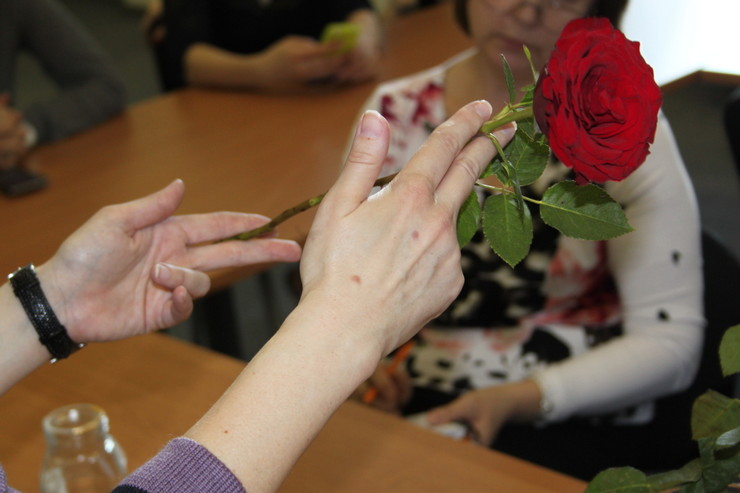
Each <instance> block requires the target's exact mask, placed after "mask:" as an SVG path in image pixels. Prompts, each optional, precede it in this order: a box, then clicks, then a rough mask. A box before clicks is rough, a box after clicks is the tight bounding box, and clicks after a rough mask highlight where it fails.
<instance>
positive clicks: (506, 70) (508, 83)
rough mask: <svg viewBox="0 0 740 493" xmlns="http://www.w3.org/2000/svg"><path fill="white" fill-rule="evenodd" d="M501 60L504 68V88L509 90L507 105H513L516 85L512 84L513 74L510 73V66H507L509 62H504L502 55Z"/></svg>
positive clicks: (504, 58)
mask: <svg viewBox="0 0 740 493" xmlns="http://www.w3.org/2000/svg"><path fill="white" fill-rule="evenodd" d="M501 60H502V62H503V66H504V79H505V80H506V88H507V89H508V90H509V103H511V104H514V103H515V102H516V83H515V82H514V73H513V72H512V71H511V66H509V62H507V61H506V57H505V56H504V55H501Z"/></svg>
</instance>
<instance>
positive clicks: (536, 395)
mask: <svg viewBox="0 0 740 493" xmlns="http://www.w3.org/2000/svg"><path fill="white" fill-rule="evenodd" d="M508 391H509V392H510V394H511V397H510V402H511V408H510V411H509V420H511V421H520V422H527V421H535V420H537V419H539V418H540V415H541V402H542V392H541V390H540V387H539V385H538V384H537V382H536V381H535V380H532V379H525V380H521V381H519V382H516V383H513V384H511V385H509V386H508Z"/></svg>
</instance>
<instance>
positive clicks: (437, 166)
mask: <svg viewBox="0 0 740 493" xmlns="http://www.w3.org/2000/svg"><path fill="white" fill-rule="evenodd" d="M491 111H492V110H491V105H490V104H489V103H488V102H487V101H473V102H472V103H468V104H467V105H465V106H463V107H462V108H461V109H460V110H458V111H457V112H456V113H455V114H454V115H452V117H450V118H449V119H448V120H447V121H445V122H444V123H442V124H441V125H439V126H438V127H437V128H436V129H435V130H434V132H432V135H431V136H430V137H429V138H428V139H427V141H426V142H425V143H424V145H423V146H422V147H421V148H420V149H419V151H417V153H416V154H415V155H414V157H413V158H411V160H410V161H409V163H408V164H407V165H406V167H405V168H404V170H403V171H401V173H400V174H399V176H402V175H404V174H409V175H421V176H426V177H427V178H428V179H429V180H430V185H431V186H433V187H434V189H435V190H436V189H437V186H438V185H439V183H440V182H441V181H442V178H443V177H444V176H445V174H447V170H448V169H449V168H450V165H451V163H452V162H453V161H454V159H455V158H456V157H457V155H458V154H459V153H460V151H461V150H462V149H463V147H464V146H465V144H467V142H468V141H469V140H470V139H471V138H472V137H473V136H474V135H476V134H477V133H478V131H479V130H480V127H481V125H483V123H484V122H485V121H486V120H487V119H488V118H490V116H491Z"/></svg>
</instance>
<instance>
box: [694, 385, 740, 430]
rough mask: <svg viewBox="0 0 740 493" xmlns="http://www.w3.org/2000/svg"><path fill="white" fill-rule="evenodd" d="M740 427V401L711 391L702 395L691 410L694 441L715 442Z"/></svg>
mask: <svg viewBox="0 0 740 493" xmlns="http://www.w3.org/2000/svg"><path fill="white" fill-rule="evenodd" d="M738 427H740V400H738V399H731V398H729V397H727V396H725V395H722V394H720V393H719V392H715V391H714V390H709V391H707V392H705V393H704V394H702V395H700V396H699V397H698V398H697V399H696V401H694V405H693V407H692V409H691V435H692V437H693V439H694V440H697V441H698V440H701V439H711V440H712V441H713V442H715V441H716V440H717V439H718V438H719V437H720V436H722V435H723V434H725V433H726V432H728V431H730V430H734V429H735V428H738Z"/></svg>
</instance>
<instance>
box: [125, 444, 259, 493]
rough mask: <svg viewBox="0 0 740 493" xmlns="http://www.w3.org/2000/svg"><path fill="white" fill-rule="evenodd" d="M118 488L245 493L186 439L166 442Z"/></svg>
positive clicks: (150, 491) (206, 453)
mask: <svg viewBox="0 0 740 493" xmlns="http://www.w3.org/2000/svg"><path fill="white" fill-rule="evenodd" d="M119 488H121V490H120V491H144V492H148V493H189V492H192V493H211V492H213V493H216V492H218V493H246V490H245V489H244V487H243V486H242V484H241V482H239V480H238V479H237V478H236V476H234V474H233V473H232V472H231V471H230V470H229V468H227V467H226V466H225V465H224V463H223V462H221V461H220V460H219V459H218V458H217V457H216V456H215V455H213V454H212V453H211V452H209V451H208V449H206V448H205V447H204V446H202V445H201V444H199V443H198V442H196V441H194V440H190V439H189V438H175V439H174V440H172V441H170V442H169V443H168V444H167V445H166V446H165V447H164V449H162V451H161V452H159V453H158V454H157V455H156V456H154V458H152V459H151V460H149V461H148V462H147V463H146V464H144V465H143V466H141V467H140V468H139V469H137V470H136V471H134V472H133V473H132V474H131V475H130V476H128V477H127V478H126V479H124V480H123V481H122V482H121V486H119ZM114 491H116V490H114Z"/></svg>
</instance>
